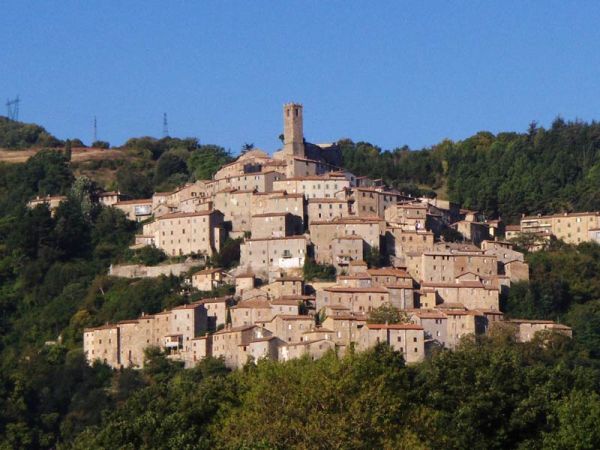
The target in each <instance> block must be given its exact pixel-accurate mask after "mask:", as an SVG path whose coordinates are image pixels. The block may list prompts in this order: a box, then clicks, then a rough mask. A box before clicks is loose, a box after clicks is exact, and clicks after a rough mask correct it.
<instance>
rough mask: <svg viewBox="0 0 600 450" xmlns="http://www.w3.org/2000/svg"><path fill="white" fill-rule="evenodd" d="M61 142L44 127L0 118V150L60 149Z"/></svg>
mask: <svg viewBox="0 0 600 450" xmlns="http://www.w3.org/2000/svg"><path fill="white" fill-rule="evenodd" d="M60 145H62V143H61V141H60V140H59V139H57V138H55V137H54V136H52V135H51V134H50V133H48V132H47V131H46V130H45V129H44V128H43V127H41V126H39V125H36V124H32V123H23V122H15V121H14V120H9V119H8V118H7V117H4V116H0V148H6V149H11V150H20V149H24V148H30V147H58V146H60Z"/></svg>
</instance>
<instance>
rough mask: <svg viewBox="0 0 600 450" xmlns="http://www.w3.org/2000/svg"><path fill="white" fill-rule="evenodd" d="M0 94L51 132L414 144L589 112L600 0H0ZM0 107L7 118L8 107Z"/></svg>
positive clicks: (597, 67) (593, 115) (595, 80)
mask: <svg viewBox="0 0 600 450" xmlns="http://www.w3.org/2000/svg"><path fill="white" fill-rule="evenodd" d="M0 21H1V23H2V37H1V38H0V100H2V104H4V100H5V99H6V98H9V97H14V96H15V95H17V94H19V95H20V98H21V100H22V101H21V113H20V119H21V120H23V121H27V122H36V123H40V124H42V125H44V126H45V127H46V128H47V129H48V130H49V131H50V132H52V133H54V134H56V135H57V136H58V137H60V138H68V137H79V138H81V139H83V140H84V142H86V143H89V142H90V141H91V138H92V123H93V117H94V116H97V118H98V137H99V138H100V139H104V140H108V141H110V142H111V143H112V144H115V145H119V144H122V143H123V142H124V141H125V140H126V139H127V138H128V137H132V136H142V135H151V136H157V137H160V135H161V132H162V115H163V112H166V113H167V114H168V118H169V129H170V134H171V135H173V136H179V137H185V136H197V137H199V138H200V140H201V142H202V143H214V144H220V145H223V146H224V147H226V148H230V149H231V150H232V151H233V152H237V151H238V150H239V148H240V147H241V145H242V144H243V143H244V142H252V143H254V144H255V145H256V146H257V147H260V148H263V149H265V150H268V151H272V150H274V149H276V148H277V147H278V144H279V141H278V139H277V136H278V135H279V133H281V128H282V123H281V122H282V117H281V116H282V115H281V107H282V104H283V103H284V102H287V101H291V100H293V101H298V102H301V103H303V104H304V114H305V126H304V128H305V135H306V137H307V139H308V140H309V141H312V142H328V141H334V140H337V139H339V138H342V137H350V138H352V139H354V140H356V141H357V140H366V141H369V142H372V143H374V144H377V145H380V146H381V147H383V148H385V149H392V148H395V147H399V146H402V145H405V144H406V145H409V146H410V147H411V148H421V147H423V146H429V145H432V144H435V143H437V142H439V141H440V140H442V139H444V138H451V139H461V138H464V137H467V136H469V135H471V134H473V133H475V132H477V131H480V130H488V131H492V132H498V131H504V130H520V131H522V130H525V129H526V128H527V125H528V124H529V122H530V121H532V120H537V121H538V122H539V123H540V124H542V125H545V126H547V125H549V124H550V123H551V122H552V120H553V118H554V117H556V116H557V115H559V114H560V115H562V116H563V117H564V118H566V119H576V118H579V119H582V120H593V119H599V118H600V117H599V116H600V2H598V1H568V2H565V1H527V2H524V1H515V2H513V1H496V2H493V1H454V2H448V1H440V2H438V1H414V2H408V1H405V2H401V1H394V2H383V1H382V2H364V1H268V2H266V1H256V0H254V1H252V2H242V1H226V0H221V1H214V2H212V1H193V2H192V1H190V2H164V1H163V2H159V1H143V2H142V1H139V2H138V1H108V0H107V1H85V2H84V1H78V2H70V1H51V0H49V1H44V2H41V1H25V0H15V1H7V0H0ZM0 114H5V111H4V108H3V109H2V110H0Z"/></svg>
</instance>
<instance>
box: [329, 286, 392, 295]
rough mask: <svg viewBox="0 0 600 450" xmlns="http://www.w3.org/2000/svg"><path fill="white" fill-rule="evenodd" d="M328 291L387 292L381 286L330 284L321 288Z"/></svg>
mask: <svg viewBox="0 0 600 450" xmlns="http://www.w3.org/2000/svg"><path fill="white" fill-rule="evenodd" d="M323 290H324V291H328V292H343V293H352V292H359V293H360V292H364V293H376V294H388V291H387V289H385V288H381V287H374V286H373V287H346V286H332V287H326V288H324V289H323Z"/></svg>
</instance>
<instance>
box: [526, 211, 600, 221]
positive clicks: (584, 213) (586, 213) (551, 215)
mask: <svg viewBox="0 0 600 450" xmlns="http://www.w3.org/2000/svg"><path fill="white" fill-rule="evenodd" d="M581 216H594V217H597V216H600V211H586V212H574V213H563V214H550V215H547V216H525V217H523V218H521V220H532V219H547V218H560V217H581Z"/></svg>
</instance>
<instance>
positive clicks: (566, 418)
mask: <svg viewBox="0 0 600 450" xmlns="http://www.w3.org/2000/svg"><path fill="white" fill-rule="evenodd" d="M597 128H598V126H597V125H595V124H590V125H586V124H577V123H575V124H563V125H561V124H560V123H557V124H555V125H553V127H552V129H551V130H544V131H543V132H542V131H541V130H537V128H536V129H535V130H533V131H532V132H531V136H532V137H531V138H529V134H515V135H511V136H500V135H498V136H490V135H488V134H481V135H478V137H474V138H471V140H469V142H466V141H462V142H459V143H450V142H446V143H442V144H440V146H437V147H435V148H432V149H428V150H425V151H424V152H422V153H421V152H407V151H406V149H405V150H399V151H398V152H397V153H393V152H381V151H377V150H373V149H374V147H372V146H370V145H369V144H361V143H359V144H354V143H352V142H350V141H344V142H341V143H340V145H342V146H343V147H342V148H343V151H344V158H345V159H347V160H348V161H349V163H350V165H352V164H353V165H355V166H356V167H350V169H351V170H352V169H354V170H356V172H358V173H365V172H367V171H377V170H379V169H377V167H381V170H382V172H381V176H383V177H384V179H386V181H387V182H389V183H390V184H394V183H395V184H394V185H396V186H401V185H403V183H407V184H412V186H414V188H415V189H419V190H422V189H424V187H423V186H428V187H427V188H428V189H443V188H444V186H446V187H447V188H448V193H449V195H450V196H451V198H453V197H452V196H461V195H464V196H465V197H460V198H462V199H463V200H464V201H465V202H482V201H483V200H485V199H488V200H485V201H486V202H487V201H489V202H490V203H489V205H491V206H489V208H490V210H489V211H488V213H489V214H492V213H493V212H494V211H497V212H498V213H503V211H504V209H506V208H508V207H509V206H510V207H511V208H513V209H514V210H515V211H518V202H519V201H521V200H519V198H520V197H519V195H522V196H524V197H523V198H529V197H527V195H530V196H531V198H532V199H534V200H535V201H538V202H539V203H537V205H538V206H537V207H540V208H542V207H543V208H547V210H548V211H553V209H552V208H562V207H563V206H564V207H569V208H575V209H577V208H584V207H587V205H590V206H589V207H590V208H591V205H594V204H595V203H593V201H594V199H593V196H592V194H593V193H594V192H596V193H597V192H598V186H599V185H598V184H597V183H595V181H594V180H595V178H594V177H595V175H594V173H595V171H597V167H598V147H597V132H598V129H597ZM528 139H529V140H528ZM536 141H538V143H537V144H536V143H535V142H536ZM551 144H552V145H551ZM124 147H126V150H125V151H126V152H129V153H128V154H130V155H134V156H132V158H131V159H130V160H123V163H118V164H117V163H115V169H114V170H115V171H116V172H117V180H119V176H120V177H121V178H120V182H121V183H122V184H119V187H121V186H123V190H124V191H125V192H128V193H129V194H130V195H132V196H146V195H148V194H149V193H151V192H152V190H154V189H157V188H162V187H165V188H166V187H170V186H173V185H174V184H176V183H179V182H181V181H182V180H192V179H195V178H205V177H207V176H210V174H211V173H213V171H214V170H216V167H218V166H219V165H221V164H222V163H224V162H227V161H228V160H229V159H230V158H231V157H230V156H229V154H228V153H227V152H226V151H225V150H224V149H222V148H221V147H215V146H204V145H200V144H199V143H198V142H197V141H195V140H189V139H165V140H154V139H151V138H139V139H136V140H132V141H131V142H128V143H127V144H126V145H125V146H124ZM585 148H587V150H585ZM565 152H567V153H568V152H570V154H571V157H572V159H573V162H572V164H571V165H568V164H567V162H566V159H568V158H567V156H566V153H565ZM367 153H368V154H370V156H371V159H368V158H366V157H364V155H366V154H367ZM359 155H363V166H364V167H358V164H359V159H355V160H353V159H352V158H358V157H359ZM584 155H585V157H584ZM386 158H388V159H386ZM394 158H395V159H394ZM462 158H464V162H463V161H462ZM352 161H354V162H352ZM384 161H387V165H386V168H385V171H384V168H383V166H378V165H379V164H383V162H384ZM517 161H521V162H520V163H518V164H517V163H516V162H517ZM561 161H562V162H564V163H565V164H567V165H566V166H565V167H564V168H562V169H561V170H562V172H560V173H559V174H558V175H557V174H554V173H551V172H552V171H551V170H550V169H547V168H546V167H545V166H547V165H548V164H555V166H554V167H555V168H556V167H558V165H559V164H561ZM512 162H515V167H514V168H512V167H513V166H512V165H511V164H512ZM499 163H502V164H504V166H501V167H504V168H508V170H509V174H504V173H503V172H501V171H499V172H498V174H497V178H495V180H496V181H493V183H497V184H494V186H498V187H501V186H503V185H505V184H506V183H508V185H510V183H516V184H514V186H515V189H517V190H516V191H515V202H517V203H516V205H515V206H511V205H508V204H505V203H502V202H499V203H497V204H495V203H493V201H492V200H493V198H500V191H498V192H496V191H493V192H492V196H491V197H489V196H488V197H486V194H485V191H483V192H482V191H480V190H479V189H475V188H472V187H471V186H468V185H467V184H466V183H460V184H459V185H457V184H456V183H457V178H456V177H462V176H465V177H469V176H470V177H471V183H473V184H476V185H477V186H479V188H481V189H482V188H483V187H484V186H486V185H487V184H486V183H491V182H492V181H490V180H491V178H492V175H493V171H492V168H493V167H495V164H499ZM78 164H79V163H77V164H75V163H73V162H72V161H69V158H68V155H67V154H66V152H65V151H64V149H62V148H59V149H55V150H44V151H40V152H38V153H37V154H36V155H35V156H33V157H31V158H30V159H29V160H27V162H24V163H22V164H1V163H0V448H6V449H9V448H11V449H12V448H23V449H38V448H48V449H50V448H59V449H69V448H74V449H84V448H85V449H88V448H157V449H158V448H160V449H169V448H173V449H175V448H177V449H179V448H200V449H202V448H356V449H360V448H456V449H459V448H468V447H471V448H474V449H480V448H481V449H484V448H485V449H489V448H498V449H500V448H521V449H525V448H527V449H538V448H539V449H542V448H555V449H562V448H575V447H577V448H582V449H587V448H590V449H592V448H598V447H599V446H600V433H599V430H600V352H599V349H600V246H598V245H595V244H590V243H585V244H581V245H579V246H571V245H565V244H562V243H560V242H558V243H553V244H552V245H551V246H550V247H549V248H548V249H547V250H545V251H541V252H537V253H531V254H528V255H527V256H526V258H527V262H528V263H529V264H530V267H531V279H530V281H529V282H522V283H517V284H516V285H515V286H514V287H513V288H512V289H511V291H510V295H509V296H508V297H505V298H503V299H502V302H503V309H504V311H505V312H506V314H507V315H508V316H515V317H516V316H518V317H524V318H548V319H552V320H557V319H558V320H560V322H561V323H565V324H567V325H570V326H572V327H573V334H574V335H573V339H572V340H568V339H565V338H562V337H560V336H540V337H539V338H537V339H535V340H534V341H532V342H530V343H527V344H520V343H517V342H515V340H514V338H513V337H512V336H510V335H508V334H504V333H501V332H498V333H496V334H492V335H491V336H484V337H478V338H476V339H475V338H471V339H465V340H464V342H463V343H462V344H461V345H460V346H459V348H458V349H457V350H456V351H446V350H441V349H440V350H439V351H437V352H435V353H434V354H433V355H432V356H431V358H429V359H428V360H426V361H425V362H423V363H421V364H418V365H414V366H406V365H405V364H404V361H403V360H402V356H401V355H400V354H397V353H394V352H392V351H391V350H390V349H389V348H386V347H384V346H380V347H376V348H374V349H372V350H371V351H369V352H366V353H361V354H355V353H353V352H349V354H348V355H346V356H345V357H344V358H340V357H338V356H336V355H335V354H333V353H331V354H329V355H327V356H326V357H325V358H323V359H321V360H318V361H311V360H309V359H300V360H294V361H290V362H287V363H273V362H261V363H259V364H258V365H257V366H254V365H248V366H247V367H245V369H244V370H241V371H238V372H235V373H231V372H229V371H228V370H227V369H226V368H225V367H224V365H223V363H222V361H220V360H213V359H207V360H205V361H203V362H202V363H201V364H199V366H198V367H197V368H195V369H191V370H183V369H182V368H181V366H180V365H179V364H178V363H175V362H173V361H171V360H169V359H168V358H166V356H165V355H163V354H161V353H160V352H158V351H156V350H154V349H150V350H149V351H148V352H147V355H146V360H147V364H146V366H145V368H144V369H142V370H131V369H124V370H119V371H113V370H111V369H110V368H109V367H108V366H106V365H104V364H95V365H94V366H92V367H90V366H88V365H87V364H86V361H85V358H84V355H83V352H82V330H83V328H84V327H89V326H97V325H101V324H103V323H106V322H115V321H119V320H126V319H133V318H136V317H138V316H139V315H140V314H141V312H146V313H154V312H158V311H161V310H163V309H164V308H170V307H173V306H176V305H180V304H183V303H186V302H189V301H191V300H192V298H190V296H189V295H188V294H187V293H186V289H185V285H184V283H183V280H182V279H180V278H178V277H161V278H158V279H153V280H139V279H132V280H130V279H117V278H112V277H109V276H107V275H106V273H107V268H108V266H109V265H110V264H111V263H112V262H114V261H119V260H120V259H121V258H123V257H125V256H126V255H127V253H128V246H129V245H130V243H131V242H132V240H133V236H134V234H135V233H136V227H137V225H136V224H135V223H132V222H130V221H128V220H126V218H125V216H124V215H123V214H122V213H121V212H120V211H117V210H114V209H112V208H107V207H103V206H99V205H95V204H93V203H92V202H91V201H90V197H91V195H92V193H93V192H94V190H95V189H96V188H97V186H96V185H95V182H94V180H93V179H92V178H84V177H82V176H81V172H80V171H81V167H78ZM102 164H107V163H104V162H103V163H102ZM471 166H473V167H476V166H477V167H479V168H480V170H481V171H484V172H485V170H487V169H489V172H485V173H487V174H488V175H486V176H487V177H488V178H490V180H487V181H481V180H478V179H477V177H478V174H479V172H478V171H477V170H472V171H469V170H468V168H469V167H471ZM390 167H391V168H390ZM395 168H396V169H397V170H398V174H397V175H396V172H395V170H396V169H395ZM484 169H485V170H484ZM95 170H96V169H93V168H89V171H90V173H92V174H93V173H94V171H95ZM111 170H112V169H111ZM361 171H363V172H361ZM484 172H481V173H484ZM131 173H134V174H135V176H133V175H130V174H131ZM527 173H529V176H530V177H531V176H533V175H532V174H536V175H535V176H540V177H544V176H547V177H549V178H548V180H546V179H545V178H540V179H538V180H537V183H538V184H539V185H541V186H540V187H539V188H537V189H536V190H535V191H534V192H533V193H531V194H528V191H527V190H526V189H528V186H529V184H528V183H533V181H528V182H525V180H526V178H527V177H526V174H527ZM119 174H120V175H119ZM365 174H368V175H371V173H365ZM400 174H402V175H400ZM483 180H485V177H484V178H483ZM518 180H521V182H519V183H517V181H518ZM128 183H129V184H128ZM136 183H137V184H136ZM145 183H147V184H145ZM590 183H591V184H590ZM546 184H548V185H551V184H553V185H554V186H555V192H556V199H563V200H562V201H561V202H558V200H556V201H555V202H554V203H550V204H549V206H545V204H544V203H543V199H545V198H546V195H548V196H549V195H550V194H549V193H550V190H549V188H548V187H544V186H545V185H546ZM127 186H129V187H127ZM128 190H129V191H128ZM469 193H470V194H469ZM586 193H587V194H586ZM467 194H468V195H467ZM576 194H577V195H580V196H581V198H579V197H577V195H576ZM36 195H65V196H66V197H67V200H66V201H65V202H63V203H62V204H61V205H60V207H59V208H58V209H57V210H56V212H55V213H54V214H50V211H49V210H48V209H47V207H45V206H38V207H36V208H35V209H28V208H26V207H25V204H26V202H27V200H29V199H30V198H31V197H34V196H36ZM586 195H587V196H588V197H586ZM454 198H456V197H454ZM586 198H587V200H586ZM490 199H492V200H490ZM590 202H591V203H590ZM484 203H485V202H484ZM467 204H468V205H470V206H471V207H475V206H476V203H467ZM486 204H487V203H486ZM494 205H495V206H494ZM565 205H567V206H565ZM484 209H486V210H487V207H484ZM557 210H558V209H557ZM527 211H531V210H527ZM504 214H508V213H504ZM235 251H236V247H235V245H233V244H232V245H231V249H230V253H231V254H234V253H235ZM220 257H222V258H225V256H224V255H220ZM220 262H222V261H220ZM326 269H327V268H320V267H317V266H315V267H312V266H309V267H308V268H307V269H306V270H309V271H311V273H313V276H315V277H324V276H327V270H326ZM323 271H324V272H323ZM195 298H196V297H194V299H195Z"/></svg>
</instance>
